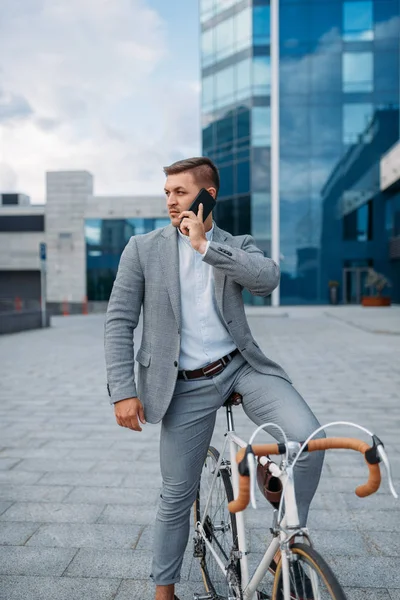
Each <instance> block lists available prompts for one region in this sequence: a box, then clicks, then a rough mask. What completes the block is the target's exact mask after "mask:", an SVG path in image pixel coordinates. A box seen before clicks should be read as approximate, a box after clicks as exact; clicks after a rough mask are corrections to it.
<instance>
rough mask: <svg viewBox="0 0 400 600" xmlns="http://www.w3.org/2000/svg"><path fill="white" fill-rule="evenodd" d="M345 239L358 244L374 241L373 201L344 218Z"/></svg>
mask: <svg viewBox="0 0 400 600" xmlns="http://www.w3.org/2000/svg"><path fill="white" fill-rule="evenodd" d="M343 239H344V240H346V241H357V242H367V241H369V240H372V201H369V202H367V203H366V204H363V205H362V206H360V207H359V208H357V210H353V212H351V213H349V214H347V215H345V216H344V217H343Z"/></svg>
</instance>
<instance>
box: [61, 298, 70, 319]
mask: <svg viewBox="0 0 400 600" xmlns="http://www.w3.org/2000/svg"><path fill="white" fill-rule="evenodd" d="M62 314H63V315H64V317H68V315H69V304H68V301H67V300H63V303H62Z"/></svg>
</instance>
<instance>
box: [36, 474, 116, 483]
mask: <svg viewBox="0 0 400 600" xmlns="http://www.w3.org/2000/svg"><path fill="white" fill-rule="evenodd" d="M123 479H124V475H123V474H122V473H92V472H90V473H73V472H65V473H55V472H53V473H45V474H44V475H43V476H42V477H41V478H40V485H46V486H60V485H61V486H80V485H84V486H86V487H88V486H94V487H104V486H110V487H112V486H118V485H120V483H121V481H122V480H123Z"/></svg>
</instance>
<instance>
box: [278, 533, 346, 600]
mask: <svg viewBox="0 0 400 600" xmlns="http://www.w3.org/2000/svg"><path fill="white" fill-rule="evenodd" d="M290 552H291V553H292V554H293V555H294V557H293V560H292V561H290V563H289V569H290V571H289V576H290V581H291V586H290V597H291V599H292V600H313V598H314V593H313V592H312V591H311V590H310V586H311V578H310V577H308V575H307V574H309V575H311V572H313V573H314V574H315V575H317V576H318V581H319V582H321V583H318V591H319V596H316V597H318V598H321V600H329V599H330V600H347V598H346V595H345V593H344V591H343V589H342V587H341V585H340V583H339V582H338V580H337V579H336V576H335V575H334V573H333V571H332V569H331V568H330V566H329V565H328V564H327V563H326V562H325V560H324V559H323V558H322V556H320V555H319V554H318V552H317V551H316V550H314V548H312V547H311V546H307V545H306V544H301V543H296V544H293V545H292V546H291V547H290ZM299 563H300V565H301V569H302V571H301V572H302V573H303V574H305V575H306V576H307V577H308V581H309V582H310V584H309V583H308V582H307V581H306V580H305V579H303V581H302V582H301V583H300V581H299V580H298V573H299ZM296 565H297V566H296ZM300 577H302V575H300ZM321 592H322V593H321ZM283 598H284V596H283V583H282V559H281V560H280V561H279V563H278V565H277V569H276V573H275V578H274V585H273V591H272V600H283Z"/></svg>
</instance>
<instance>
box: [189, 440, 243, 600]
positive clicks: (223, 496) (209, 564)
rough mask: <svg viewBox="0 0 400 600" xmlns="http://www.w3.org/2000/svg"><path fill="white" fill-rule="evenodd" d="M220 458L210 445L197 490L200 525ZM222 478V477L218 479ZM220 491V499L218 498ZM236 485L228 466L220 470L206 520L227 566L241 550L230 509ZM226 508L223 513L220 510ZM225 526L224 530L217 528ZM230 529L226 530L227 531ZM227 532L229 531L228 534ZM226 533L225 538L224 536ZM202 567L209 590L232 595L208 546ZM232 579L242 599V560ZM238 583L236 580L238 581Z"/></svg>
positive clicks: (206, 527) (236, 564) (218, 595)
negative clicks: (229, 504) (232, 480)
mask: <svg viewBox="0 0 400 600" xmlns="http://www.w3.org/2000/svg"><path fill="white" fill-rule="evenodd" d="M218 460H219V452H218V450H216V448H214V447H212V446H210V447H209V448H208V451H207V456H206V459H205V461H204V465H203V469H202V472H201V477H200V482H199V486H198V489H197V494H196V499H195V502H194V510H193V513H194V521H195V527H196V524H197V523H198V522H199V521H201V520H202V517H203V514H202V510H203V504H204V503H205V499H206V498H207V496H208V492H209V490H208V489H207V481H209V479H210V477H212V474H213V472H214V471H215V467H216V466H217V463H218ZM218 477H219V478H220V480H219V482H218ZM218 494H219V498H218ZM233 498H234V496H233V488H232V483H231V478H230V474H229V473H228V472H227V470H226V469H219V474H218V475H217V480H216V483H215V486H214V488H213V494H212V496H211V502H210V505H209V510H208V512H209V513H211V516H210V515H208V516H207V517H206V520H205V522H204V530H205V532H206V536H207V539H208V540H209V541H210V542H211V544H212V546H213V548H214V549H215V550H216V552H217V554H218V556H220V558H221V560H222V562H223V563H224V564H225V565H227V564H228V563H229V562H230V557H231V551H232V550H233V551H235V550H237V549H238V537H237V526H236V516H235V515H234V514H232V513H230V512H229V510H228V502H230V501H231V500H233ZM220 509H222V512H221V514H220V515H218V514H217V512H216V511H219V510H220ZM216 527H218V528H221V527H222V531H221V530H218V529H216ZM225 528H226V530H225ZM225 534H227V535H226V536H225ZM224 536H225V538H226V539H225V540H223V539H222V538H223V537H224ZM200 568H201V572H202V577H203V583H204V587H205V590H206V592H207V593H209V594H213V595H214V597H215V598H218V600H220V599H221V600H223V599H224V598H228V583H227V581H226V579H225V578H224V576H223V573H222V571H221V569H220V568H219V566H218V564H217V562H216V561H215V559H214V557H213V555H212V554H211V552H210V551H209V550H208V549H207V547H206V545H205V544H203V546H202V556H201V557H200ZM231 578H232V581H233V582H234V584H235V587H236V591H235V593H236V595H237V598H238V600H241V598H242V593H241V588H240V562H239V560H235V561H234V564H233V565H232V569H231ZM235 582H236V583H235Z"/></svg>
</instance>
